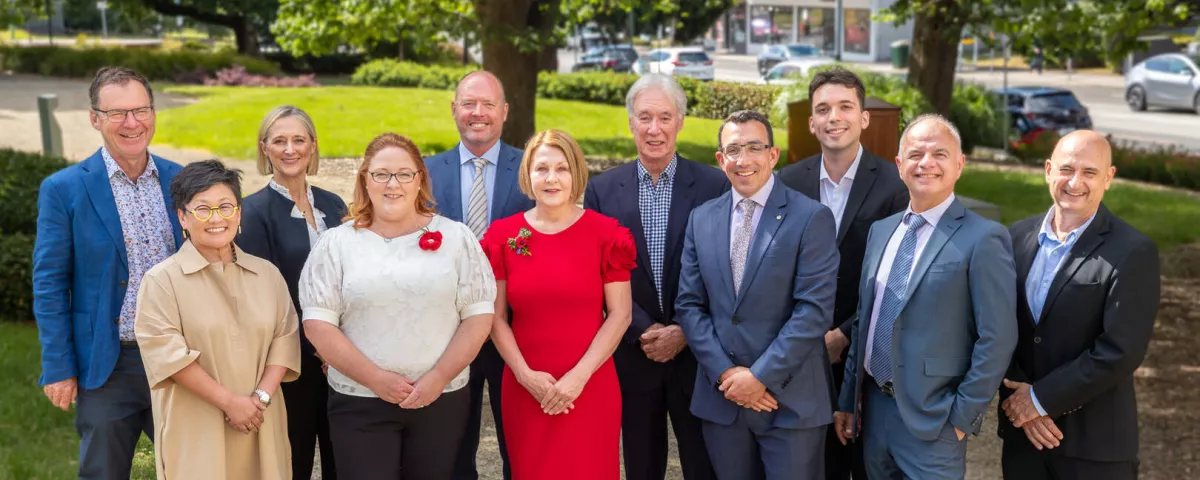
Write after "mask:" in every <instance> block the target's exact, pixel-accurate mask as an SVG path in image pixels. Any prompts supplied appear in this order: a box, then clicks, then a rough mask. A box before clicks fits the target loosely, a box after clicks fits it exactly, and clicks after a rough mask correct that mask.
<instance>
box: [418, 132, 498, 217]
mask: <svg viewBox="0 0 1200 480" xmlns="http://www.w3.org/2000/svg"><path fill="white" fill-rule="evenodd" d="M442 162H443V164H444V165H445V169H446V172H447V173H448V174H449V175H443V176H441V177H439V178H441V179H442V183H441V185H434V187H433V188H434V192H437V191H439V190H440V191H442V192H445V193H444V194H442V198H443V199H445V200H446V202H445V205H444V206H443V208H442V214H443V215H446V216H447V217H450V219H451V220H455V221H459V222H464V221H466V218H465V216H466V214H465V213H463V211H462V209H463V206H462V185H461V183H462V163H461V162H459V158H458V145H455V146H454V148H453V149H451V150H450V151H448V152H446V153H445V154H444V156H443V157H442ZM496 173H497V176H498V175H499V173H500V172H496Z"/></svg>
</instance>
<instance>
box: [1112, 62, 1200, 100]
mask: <svg viewBox="0 0 1200 480" xmlns="http://www.w3.org/2000/svg"><path fill="white" fill-rule="evenodd" d="M1198 63H1200V60H1197V59H1196V58H1193V57H1189V56H1187V55H1184V54H1182V53H1164V54H1161V55H1155V56H1153V57H1150V58H1147V59H1146V60H1144V61H1142V62H1141V63H1139V64H1137V65H1135V66H1134V67H1133V68H1131V69H1130V70H1129V72H1127V73H1126V74H1125V103H1127V104H1129V108H1130V109H1132V110H1133V111H1135V112H1140V111H1143V110H1145V109H1146V107H1150V106H1159V107H1168V108H1187V109H1191V110H1195V111H1196V113H1197V114H1200V66H1197V64H1198Z"/></svg>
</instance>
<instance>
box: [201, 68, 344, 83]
mask: <svg viewBox="0 0 1200 480" xmlns="http://www.w3.org/2000/svg"><path fill="white" fill-rule="evenodd" d="M313 77H314V75H313V74H311V73H310V74H308V75H300V76H298V77H269V76H266V75H255V74H253V73H248V72H246V67H243V66H241V65H234V66H233V67H231V68H226V69H223V70H220V71H218V72H217V76H216V77H215V78H205V79H204V84H205V85H220V86H241V87H319V86H321V84H320V83H317V81H316V80H314V79H313Z"/></svg>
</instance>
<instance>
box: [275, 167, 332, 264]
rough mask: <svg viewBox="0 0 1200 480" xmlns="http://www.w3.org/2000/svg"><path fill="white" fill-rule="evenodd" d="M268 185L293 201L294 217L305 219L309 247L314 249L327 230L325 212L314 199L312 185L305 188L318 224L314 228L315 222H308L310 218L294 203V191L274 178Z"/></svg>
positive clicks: (314, 219)
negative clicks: (290, 190)
mask: <svg viewBox="0 0 1200 480" xmlns="http://www.w3.org/2000/svg"><path fill="white" fill-rule="evenodd" d="M267 187H270V188H271V190H274V191H275V192H277V193H279V194H280V195H283V198H286V199H288V200H291V201H292V203H293V205H292V218H299V219H303V220H304V226H306V227H308V248H309V249H312V247H313V246H314V245H316V244H317V239H318V238H320V237H321V234H322V233H325V230H326V228H325V212H322V211H321V209H319V208H317V204H316V202H314V201H313V194H312V186H311V185H307V184H306V185H305V186H304V190H305V191H307V192H308V206H309V208H312V213H313V223H315V224H317V227H316V228H313V223H308V219H307V218H304V213H301V212H300V207H298V206H296V205H294V204H295V203H296V199H295V198H292V193H291V192H289V191H288V189H287V187H285V186H283V185H280V184H278V183H275V179H274V178H272V179H271V181H270V182H268V183H267Z"/></svg>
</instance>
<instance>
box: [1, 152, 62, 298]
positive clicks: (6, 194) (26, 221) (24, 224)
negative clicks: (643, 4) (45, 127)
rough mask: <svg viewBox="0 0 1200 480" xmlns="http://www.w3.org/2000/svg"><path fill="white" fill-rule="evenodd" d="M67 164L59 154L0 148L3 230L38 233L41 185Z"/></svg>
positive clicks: (7, 232) (30, 233) (9, 232)
mask: <svg viewBox="0 0 1200 480" xmlns="http://www.w3.org/2000/svg"><path fill="white" fill-rule="evenodd" d="M67 165H69V164H68V162H67V161H66V160H64V159H62V158H58V157H45V156H42V155H40V154H36V153H25V152H18V151H15V150H10V149H0V205H4V208H0V233H3V234H14V233H24V234H29V235H33V234H35V233H37V196H38V195H37V194H38V188H39V187H40V186H41V184H42V180H43V179H45V178H46V177H48V176H50V174H52V173H54V172H57V171H59V170H61V169H63V168H65V167H66V166H67ZM0 311H2V310H0Z"/></svg>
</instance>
